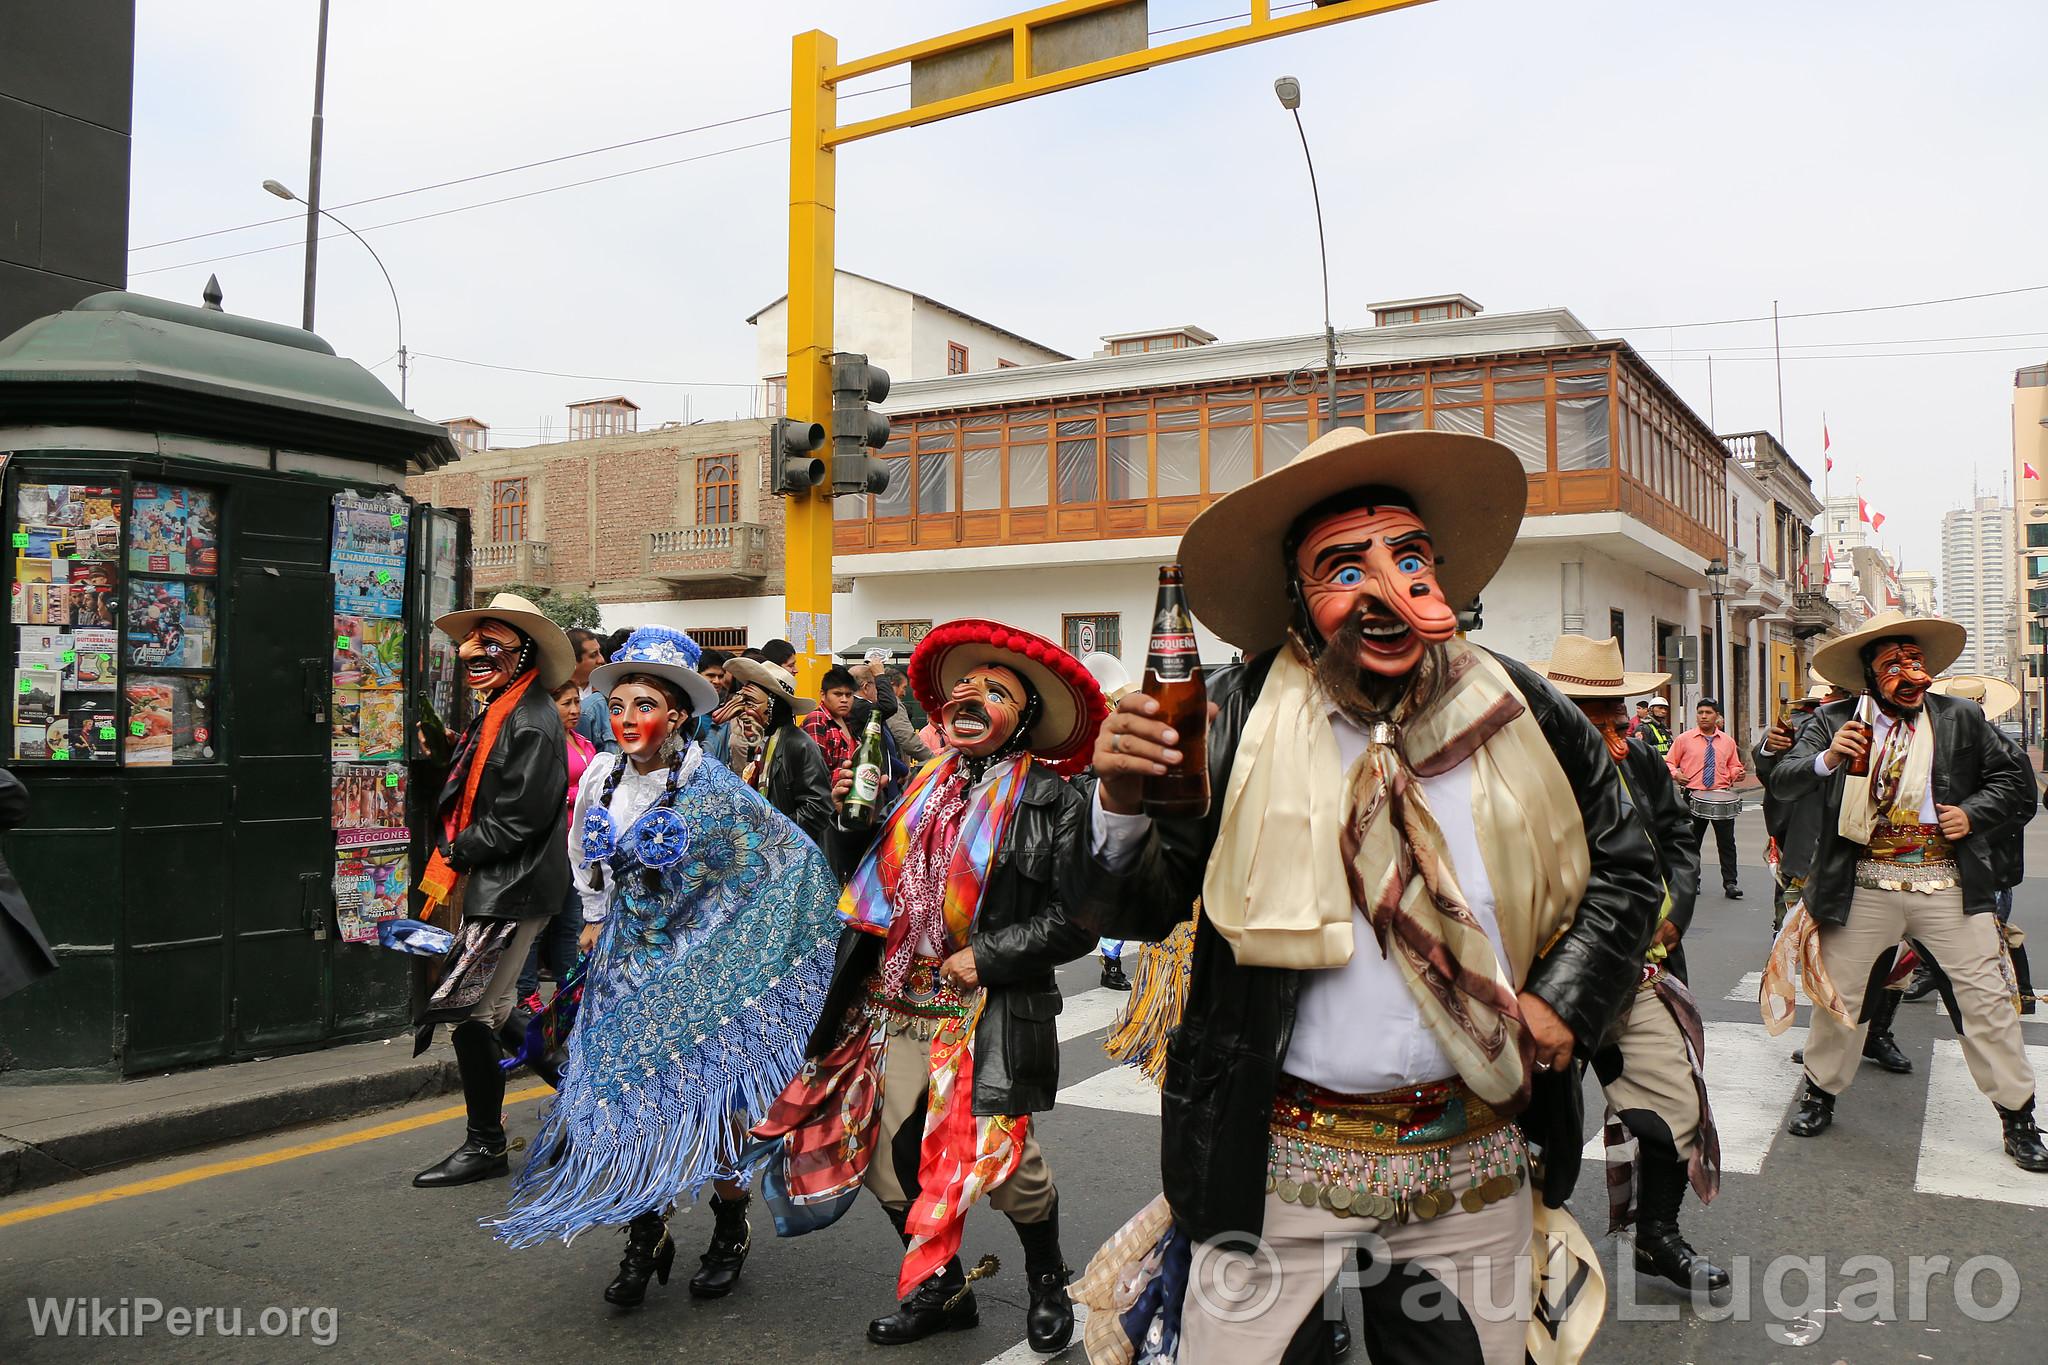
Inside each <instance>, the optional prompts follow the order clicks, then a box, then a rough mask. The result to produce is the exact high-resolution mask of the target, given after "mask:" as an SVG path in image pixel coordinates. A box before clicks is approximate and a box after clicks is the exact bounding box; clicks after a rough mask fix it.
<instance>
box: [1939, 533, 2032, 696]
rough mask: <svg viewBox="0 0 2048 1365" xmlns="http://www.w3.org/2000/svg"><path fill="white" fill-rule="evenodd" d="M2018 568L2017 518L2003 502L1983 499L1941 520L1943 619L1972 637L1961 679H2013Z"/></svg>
mask: <svg viewBox="0 0 2048 1365" xmlns="http://www.w3.org/2000/svg"><path fill="white" fill-rule="evenodd" d="M2017 570H2018V565H2017V563H2016V562H2015V560H2014V557H2013V516H2012V508H2010V507H2008V506H2007V505H2006V503H2005V500H2004V499H2003V498H1999V497H1979V498H1976V499H1975V500H1974V501H1973V503H1972V505H1971V506H1969V507H1959V508H1956V509H1954V510H1953V511H1950V512H1948V513H1946V514H1944V515H1943V517H1942V519H1941V589H1942V603H1941V608H1942V612H1941V614H1942V615H1944V616H1946V617H1948V618H1950V619H1951V620H1954V621H1960V622H1961V623H1962V624H1963V625H1964V626H1965V627H1966V628H1968V630H1969V632H1970V639H1969V642H1968V643H1967V644H1966V645H1964V647H1963V654H1962V657H1961V658H1959V659H1957V660H1956V662H1955V671H1956V672H1958V673H1988V674H1991V675H1992V676H1994V677H2000V678H2010V677H2012V676H2013V674H2014V671H2015V670H2014V667H2013V663H2014V653H2015V649H2016V642H2015V641H2014V640H2013V639H2012V638H2011V636H2012V631H2013V628H2014V624H2015V619H2016V611H2015V604H2014V602H2013V598H2014V596H2015V594H2016V593H2017V591H2018V573H2017Z"/></svg>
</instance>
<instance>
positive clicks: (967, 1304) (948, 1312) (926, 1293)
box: [868, 1256, 981, 1346]
mask: <svg viewBox="0 0 2048 1365" xmlns="http://www.w3.org/2000/svg"><path fill="white" fill-rule="evenodd" d="M980 1325H981V1310H980V1309H979V1308H978V1307H977V1306H976V1305H975V1302H974V1291H973V1290H972V1289H969V1288H968V1287H967V1275H966V1273H965V1272H964V1271H962V1270H961V1269H960V1258H959V1257H958V1256H955V1257H954V1258H953V1259H952V1260H950V1261H948V1262H946V1264H945V1265H944V1266H943V1267H941V1269H940V1270H939V1273H938V1274H936V1275H934V1276H932V1277H931V1278H930V1279H929V1280H926V1281H925V1282H924V1283H923V1284H921V1285H919V1286H918V1287H917V1292H916V1293H914V1294H912V1295H911V1296H910V1297H909V1298H907V1299H905V1300H904V1301H903V1302H902V1303H900V1304H898V1305H897V1307H896V1311H895V1312H893V1313H891V1314H889V1315H888V1316H887V1317H881V1318H876V1319H875V1320H874V1321H873V1322H871V1323H869V1324H868V1340H869V1341H872V1342H874V1343H875V1345H877V1346H906V1345H908V1344H909V1343H911V1342H913V1341H923V1340H924V1339H925V1338H926V1337H928V1336H933V1335H936V1334H937V1333H940V1332H963V1331H966V1330H967V1329H968V1328H970V1327H978V1326H980Z"/></svg>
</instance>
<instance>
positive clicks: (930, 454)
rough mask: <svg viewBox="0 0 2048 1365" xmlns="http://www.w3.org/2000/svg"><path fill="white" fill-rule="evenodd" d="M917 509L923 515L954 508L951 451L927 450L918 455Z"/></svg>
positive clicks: (949, 510) (948, 510)
mask: <svg viewBox="0 0 2048 1365" xmlns="http://www.w3.org/2000/svg"><path fill="white" fill-rule="evenodd" d="M917 510H918V514H919V515H921V516H932V515H935V514H937V513H941V512H951V511H953V510H954V508H953V456H952V453H951V452H950V451H927V452H924V453H921V454H919V455H918V457H917Z"/></svg>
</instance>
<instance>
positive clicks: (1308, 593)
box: [1292, 489, 1458, 678]
mask: <svg viewBox="0 0 2048 1365" xmlns="http://www.w3.org/2000/svg"><path fill="white" fill-rule="evenodd" d="M1399 498H1400V495H1399V494H1398V493H1395V492H1394V491H1393V490H1390V489H1371V490H1364V491H1363V492H1362V493H1361V494H1359V495H1357V496H1354V497H1352V498H1350V499H1348V500H1347V501H1348V505H1345V504H1341V503H1340V504H1338V505H1336V506H1335V507H1334V508H1333V509H1332V510H1330V511H1327V512H1316V511H1312V512H1310V513H1309V514H1308V517H1307V518H1305V519H1304V520H1303V522H1302V523H1301V526H1300V530H1299V532H1298V534H1299V536H1300V539H1299V542H1298V544H1297V545H1296V548H1295V551H1294V562H1293V566H1292V567H1293V572H1294V578H1295V582H1296V585H1297V592H1298V593H1299V599H1300V603H1301V606H1302V609H1303V612H1304V613H1305V614H1306V616H1307V618H1308V623H1309V624H1310V625H1311V626H1312V627H1313V628H1314V631H1315V637H1316V638H1315V641H1314V642H1312V643H1315V644H1318V645H1319V646H1320V649H1321V650H1323V651H1329V650H1335V651H1338V652H1339V654H1340V656H1341V658H1342V659H1343V660H1346V661H1349V662H1353V663H1355V664H1356V665H1357V666H1358V668H1359V670H1360V671H1361V672H1362V673H1367V674H1373V675H1377V676H1378V677H1381V678H1404V677H1406V676H1408V675H1409V674H1411V673H1413V672H1414V671H1415V669H1416V667H1417V666H1418V665H1420V664H1421V662H1422V659H1423V655H1424V654H1425V653H1426V652H1427V651H1428V648H1429V646H1430V645H1433V644H1441V643H1442V642H1443V641H1445V640H1448V639H1450V638H1451V636H1452V635H1454V634H1455V633H1456V632H1457V629H1458V614H1457V612H1456V611H1454V610H1453V609H1452V607H1451V604H1450V603H1448V602H1446V601H1445V600H1444V595H1443V590H1442V589H1441V588H1439V587H1438V586H1437V581H1436V563H1437V555H1436V546H1435V543H1434V542H1433V541H1432V540H1431V539H1430V534H1429V529H1428V528H1427V527H1425V526H1424V525H1423V524H1422V519H1421V518H1420V517H1418V516H1416V515H1415V513H1414V512H1413V511H1411V510H1409V509H1408V508H1407V507H1405V506H1403V505H1401V503H1400V502H1399ZM1333 662H1334V661H1333Z"/></svg>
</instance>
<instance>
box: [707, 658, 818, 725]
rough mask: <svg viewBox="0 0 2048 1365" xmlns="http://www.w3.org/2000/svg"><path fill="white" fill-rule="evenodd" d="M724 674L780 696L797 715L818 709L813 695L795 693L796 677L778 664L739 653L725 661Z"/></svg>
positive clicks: (772, 694)
mask: <svg viewBox="0 0 2048 1365" xmlns="http://www.w3.org/2000/svg"><path fill="white" fill-rule="evenodd" d="M725 675H726V676H727V677H728V678H738V679H739V680H740V681H741V682H750V683H752V684H754V686H756V687H758V688H760V689H761V690H762V691H763V692H766V693H767V694H768V695H769V696H771V697H780V698H782V699H783V700H784V701H786V702H788V703H789V707H790V709H791V710H792V711H794V712H795V713H796V714H797V715H799V716H802V715H808V714H810V713H811V712H813V711H815V710H817V709H818V701H817V698H815V697H799V696H798V695H797V694H796V679H795V678H793V677H791V676H790V672H789V670H788V669H786V668H784V667H783V666H782V665H780V664H771V663H763V662H762V661H761V660H759V659H749V658H748V657H747V656H746V655H744V654H741V655H737V656H735V657H733V658H730V659H727V660H726V661H725Z"/></svg>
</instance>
